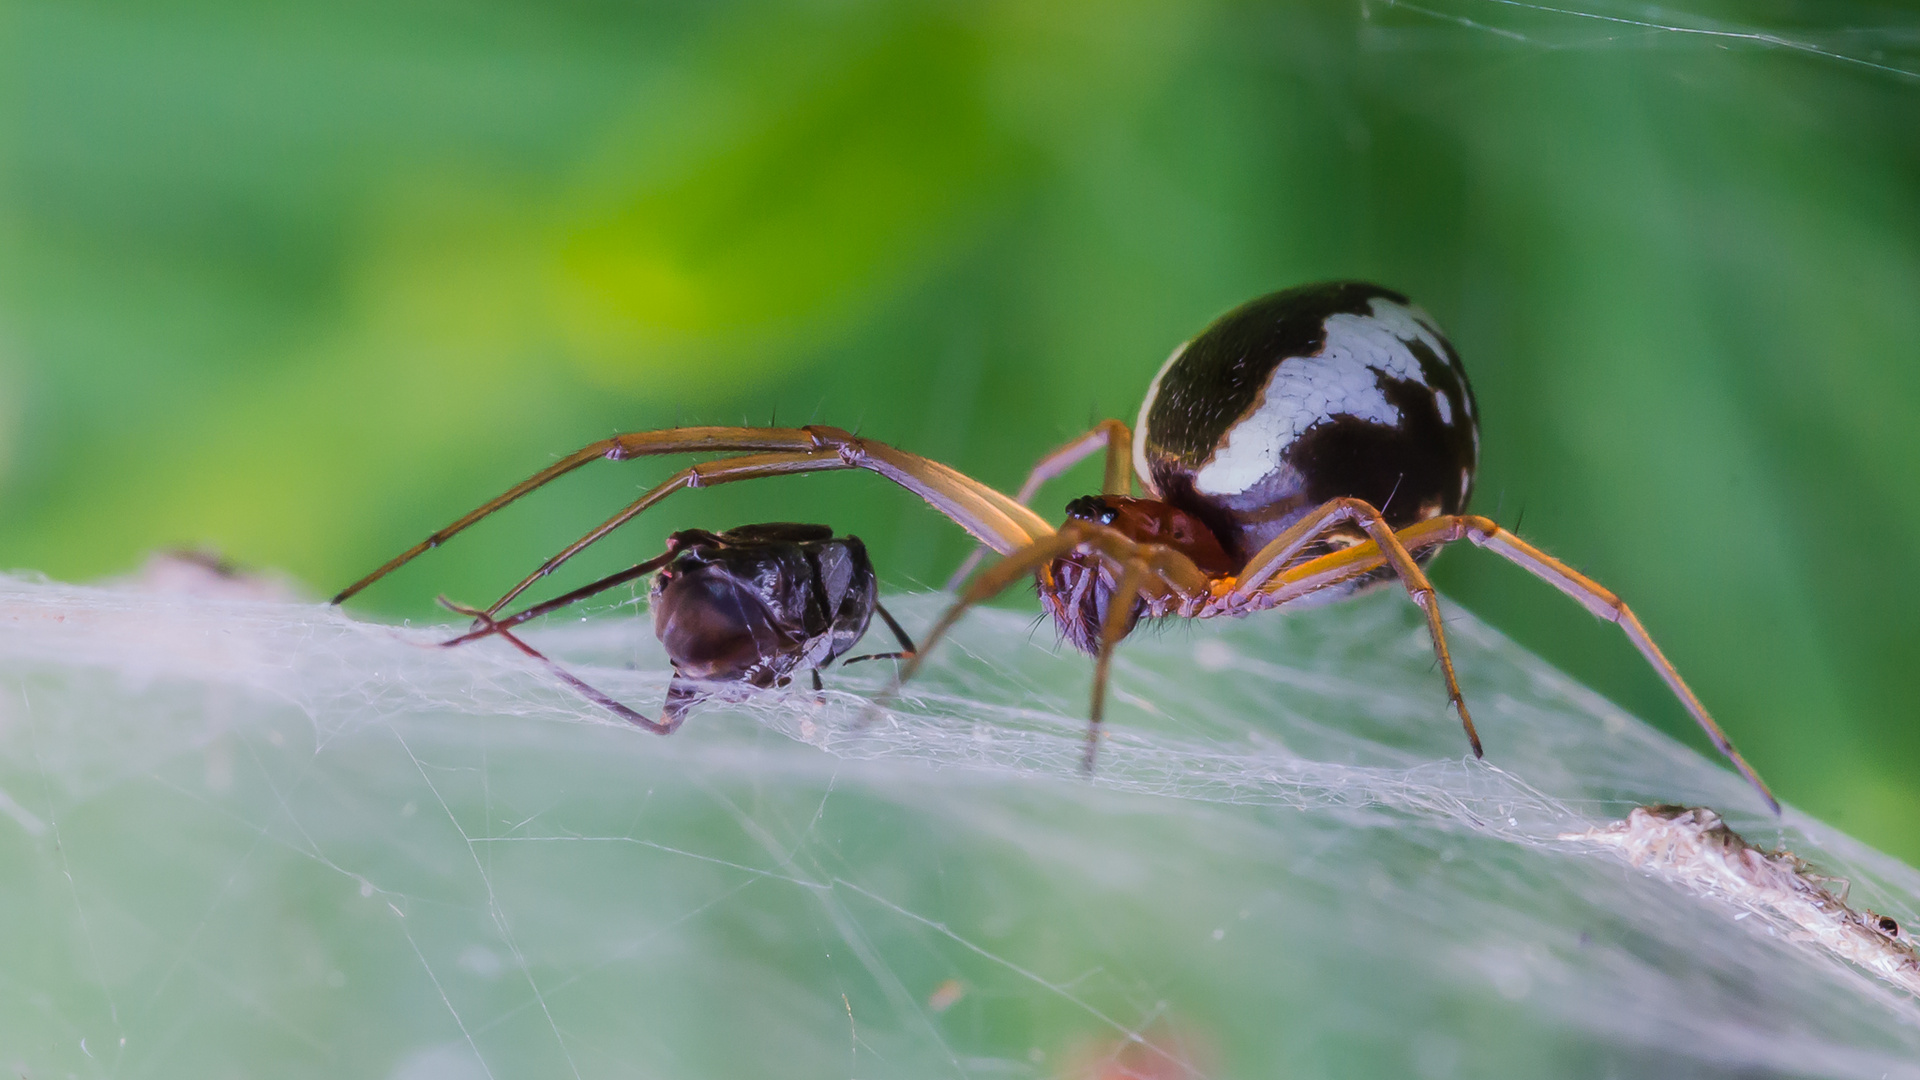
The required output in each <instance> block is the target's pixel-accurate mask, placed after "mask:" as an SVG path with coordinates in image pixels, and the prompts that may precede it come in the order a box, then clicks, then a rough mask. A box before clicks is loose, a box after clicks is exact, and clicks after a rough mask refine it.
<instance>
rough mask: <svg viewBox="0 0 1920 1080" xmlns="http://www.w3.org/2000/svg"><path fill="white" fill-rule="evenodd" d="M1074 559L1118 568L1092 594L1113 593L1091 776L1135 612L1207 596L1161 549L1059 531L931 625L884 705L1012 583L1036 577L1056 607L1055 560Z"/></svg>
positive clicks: (1094, 527) (1076, 527)
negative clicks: (1146, 603) (974, 611)
mask: <svg viewBox="0 0 1920 1080" xmlns="http://www.w3.org/2000/svg"><path fill="white" fill-rule="evenodd" d="M1076 554H1079V555H1084V556H1087V557H1091V558H1095V559H1104V560H1106V561H1107V562H1109V563H1110V564H1112V565H1113V566H1114V567H1117V568H1118V580H1117V582H1116V583H1115V584H1113V585H1112V586H1107V585H1106V584H1105V583H1104V580H1103V579H1101V580H1097V581H1096V583H1095V584H1094V585H1093V586H1092V587H1094V588H1102V589H1110V592H1109V595H1108V597H1107V603H1106V605H1105V615H1104V617H1103V618H1102V620H1101V625H1100V627H1099V636H1098V646H1097V649H1096V650H1095V656H1096V660H1095V666H1094V682H1093V691H1092V702H1091V705H1090V709H1089V720H1088V730H1087V740H1088V742H1087V746H1088V749H1087V755H1086V759H1085V760H1086V766H1087V768H1088V769H1091V768H1092V764H1093V758H1094V753H1095V748H1096V747H1097V746H1098V733H1099V730H1100V729H1099V727H1098V725H1099V724H1100V722H1101V719H1102V716H1103V713H1104V709H1105V704H1106V682H1107V674H1108V671H1109V669H1110V668H1111V666H1112V662H1113V649H1114V646H1115V645H1116V644H1118V643H1119V641H1120V639H1121V638H1123V637H1125V636H1126V635H1127V632H1128V631H1129V630H1130V629H1131V628H1132V626H1133V617H1132V616H1133V610H1134V605H1135V604H1136V603H1138V602H1139V601H1140V599H1141V598H1142V596H1143V595H1144V596H1146V597H1149V598H1157V597H1162V596H1168V595H1171V596H1174V597H1177V598H1178V599H1179V600H1180V601H1181V602H1182V603H1183V604H1186V605H1190V606H1191V605H1198V604H1200V603H1203V602H1204V601H1205V600H1206V598H1207V595H1208V589H1209V579H1208V577H1207V575H1206V574H1205V573H1204V572H1202V571H1201V570H1200V568H1199V567H1197V566H1195V565H1194V563H1193V561H1192V560H1191V559H1189V558H1187V557H1186V556H1185V555H1183V554H1181V553H1180V552H1178V551H1175V550H1174V549H1172V548H1169V547H1166V546H1164V545H1161V544H1142V543H1139V542H1137V541H1135V540H1133V539H1131V538H1129V537H1128V536H1127V535H1126V534H1124V533H1122V532H1120V531H1119V530H1118V529H1114V528H1111V527H1109V526H1106V525H1102V524H1099V523H1097V522H1093V521H1087V520H1083V519H1079V518H1075V519H1071V520H1069V521H1068V522H1067V523H1066V524H1065V525H1062V526H1061V527H1060V531H1058V532H1056V533H1054V534H1053V535H1051V536H1047V537H1043V538H1041V539H1039V540H1036V541H1034V542H1033V543H1032V544H1029V545H1028V546H1027V547H1025V548H1022V549H1021V550H1019V551H1016V552H1014V553H1013V554H1011V555H1008V556H1007V557H1006V558H1004V559H1002V560H1000V561H999V562H997V563H995V564H994V565H992V566H990V567H988V568H987V569H986V570H985V571H984V572H982V573H981V574H980V576H979V577H977V578H975V579H974V580H973V582H972V584H970V585H969V586H968V587H967V590H966V592H965V593H963V594H962V595H961V596H960V598H959V599H958V600H956V601H954V603H953V604H952V605H951V606H950V607H948V608H947V610H946V612H945V613H944V614H942V615H941V617H940V619H939V621H937V622H935V623H934V625H933V628H932V629H931V630H929V631H928V632H927V635H926V637H925V638H924V639H923V644H922V645H921V648H920V651H919V653H918V654H917V655H915V656H914V657H913V658H912V659H911V660H909V661H908V662H907V663H906V664H905V665H904V666H903V667H902V668H901V671H900V677H899V679H898V680H896V681H895V683H894V686H893V688H892V689H890V690H889V691H888V692H887V694H886V695H883V698H884V697H890V696H892V695H893V694H895V693H897V692H898V690H899V688H900V685H901V684H902V683H904V682H906V680H908V679H910V678H912V677H913V676H914V674H915V673H916V672H917V671H918V670H919V668H920V664H921V662H922V661H923V659H924V658H925V657H926V656H927V654H928V653H929V652H931V651H932V650H933V647H934V646H935V645H936V644H938V643H939V641H940V639H941V638H943V637H945V636H946V633H947V631H948V630H950V629H952V627H953V625H954V623H956V622H958V621H959V619H960V617H961V616H962V615H964V614H966V612H967V610H968V609H969V608H972V607H974V606H975V605H977V604H980V603H984V602H985V601H987V600H989V599H991V598H993V597H994V596H997V595H999V594H1000V593H1001V592H1003V591H1004V590H1005V589H1006V588H1007V587H1008V586H1010V585H1012V584H1013V583H1014V582H1016V581H1019V580H1021V579H1023V578H1025V577H1028V576H1030V575H1031V576H1036V577H1037V578H1038V579H1039V585H1040V590H1041V594H1042V596H1043V597H1052V598H1054V599H1055V600H1057V599H1058V597H1057V591H1058V590H1059V589H1060V588H1061V586H1060V584H1059V583H1058V581H1057V580H1055V578H1054V575H1053V574H1052V572H1051V569H1050V567H1051V565H1052V564H1053V563H1054V562H1055V561H1056V560H1059V559H1062V558H1066V557H1068V556H1072V555H1076ZM1090 572H1094V573H1097V571H1090ZM1048 606H1049V608H1050V609H1052V610H1054V611H1055V617H1056V619H1058V618H1062V617H1063V616H1062V615H1060V614H1059V612H1061V611H1064V610H1066V608H1065V607H1064V606H1062V605H1060V604H1058V603H1049V605H1048Z"/></svg>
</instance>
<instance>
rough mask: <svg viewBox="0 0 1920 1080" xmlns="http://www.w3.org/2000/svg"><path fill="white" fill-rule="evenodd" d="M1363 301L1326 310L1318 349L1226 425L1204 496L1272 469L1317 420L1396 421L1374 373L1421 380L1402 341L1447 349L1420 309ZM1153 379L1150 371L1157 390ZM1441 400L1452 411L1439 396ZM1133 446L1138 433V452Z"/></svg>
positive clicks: (1202, 487)
mask: <svg viewBox="0 0 1920 1080" xmlns="http://www.w3.org/2000/svg"><path fill="white" fill-rule="evenodd" d="M1367 306H1368V308H1369V309H1371V311H1372V314H1371V315H1349V314H1344V313H1343V314H1339V315H1330V316H1328V317H1327V320H1326V323H1325V324H1324V325H1325V327H1326V333H1327V336H1326V344H1325V345H1324V346H1322V347H1321V349H1320V351H1319V352H1318V353H1316V354H1314V355H1312V356H1290V357H1288V358H1286V359H1284V360H1282V361H1280V363H1279V364H1277V365H1275V367H1274V369H1273V374H1272V375H1270V376H1268V377H1267V385H1266V387H1265V388H1264V390H1263V391H1262V394H1261V398H1260V404H1259V406H1258V407H1257V408H1255V409H1254V411H1253V412H1252V413H1249V414H1248V415H1247V416H1245V417H1243V418H1242V419H1241V420H1240V421H1239V422H1237V423H1236V424H1234V426H1233V427H1232V428H1231V429H1229V430H1228V432H1227V439H1226V443H1225V444H1224V445H1222V446H1221V447H1220V448H1219V449H1217V450H1215V451H1214V452H1213V456H1212V457H1211V458H1209V459H1208V461H1207V463H1206V465H1205V466H1203V467H1202V468H1201V469H1200V471H1198V472H1196V473H1195V474H1194V477H1193V486H1194V490H1196V491H1199V492H1200V493H1202V494H1205V495H1238V494H1240V493H1241V492H1243V491H1246V490H1247V489H1249V488H1251V487H1253V486H1254V485H1255V484H1258V483H1259V482H1260V481H1261V480H1264V479H1265V478H1267V477H1268V476H1270V475H1272V473H1273V471H1274V470H1275V469H1276V468H1278V467H1279V465H1280V455H1282V454H1284V453H1286V451H1287V447H1288V446H1290V445H1292V444H1293V440H1295V439H1297V438H1299V437H1300V436H1301V435H1302V434H1303V433H1305V432H1306V430H1307V429H1308V428H1311V427H1312V426H1314V425H1315V424H1318V423H1320V422H1321V421H1322V420H1330V419H1332V418H1334V417H1336V416H1351V417H1353V418H1355V419H1357V420H1365V421H1368V422H1369V423H1375V424H1385V425H1387V426H1389V427H1391V426H1393V425H1395V424H1398V423H1399V422H1400V410H1399V409H1397V408H1395V407H1394V406H1393V403H1392V402H1389V401H1388V400H1387V395H1386V394H1385V393H1383V392H1382V391H1381V389H1380V383H1379V378H1378V376H1379V375H1382V374H1384V375H1386V376H1388V377H1389V378H1393V379H1399V380H1402V381H1411V382H1417V383H1419V384H1420V385H1422V386H1425V385H1426V383H1427V379H1426V374H1425V373H1424V372H1423V371H1421V369H1420V361H1419V359H1418V358H1417V357H1415V356H1414V355H1413V351H1412V350H1411V349H1409V348H1407V345H1408V343H1410V342H1414V341H1419V342H1422V343H1424V344H1425V345H1426V346H1427V348H1429V349H1431V350H1432V351H1433V354H1434V355H1435V356H1445V355H1447V353H1446V348H1445V346H1444V345H1442V344H1441V341H1440V335H1439V333H1438V332H1437V331H1435V330H1434V328H1433V325H1432V324H1431V323H1430V322H1429V321H1428V320H1427V318H1426V315H1425V313H1424V312H1421V311H1419V310H1418V309H1416V308H1411V307H1408V306H1407V305H1405V304H1396V303H1394V302H1393V301H1391V300H1387V299H1384V298H1381V297H1375V298H1373V299H1372V300H1369V301H1368V302H1367ZM1175 355H1178V354H1177V353H1176V354H1175ZM1161 374H1165V369H1162V371H1161ZM1159 385H1160V381H1159V379H1158V378H1155V379H1154V387H1155V389H1156V390H1157V389H1158V388H1159ZM1148 400H1152V399H1151V397H1149V399H1148ZM1441 407H1442V408H1444V409H1448V411H1449V413H1450V412H1451V408H1450V406H1448V405H1447V403H1446V399H1445V398H1444V397H1443V398H1441ZM1145 415H1146V414H1145V412H1144V411H1143V412H1142V413H1141V416H1142V419H1143V420H1144V418H1145ZM1139 446H1140V442H1139V440H1138V439H1136V440H1135V441H1134V447H1135V454H1136V455H1138V454H1139V449H1138V448H1139Z"/></svg>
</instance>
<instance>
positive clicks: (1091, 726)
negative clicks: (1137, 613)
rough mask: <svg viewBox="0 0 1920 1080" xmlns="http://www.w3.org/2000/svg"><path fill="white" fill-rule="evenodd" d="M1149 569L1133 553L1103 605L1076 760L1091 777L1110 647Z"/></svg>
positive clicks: (1148, 564) (1104, 701) (1145, 560)
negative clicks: (1081, 750) (1082, 748)
mask: <svg viewBox="0 0 1920 1080" xmlns="http://www.w3.org/2000/svg"><path fill="white" fill-rule="evenodd" d="M1151 568H1152V563H1151V560H1150V557H1149V556H1147V555H1145V554H1135V555H1134V556H1133V557H1132V558H1129V559H1128V560H1127V561H1126V563H1125V564H1123V566H1122V568H1121V570H1120V582H1119V584H1118V585H1116V586H1114V590H1113V596H1112V598H1111V599H1110V600H1109V601H1108V602H1107V615H1106V618H1104V619H1102V620H1101V622H1100V653H1099V655H1098V656H1097V657H1096V658H1095V659H1094V662H1093V707H1092V709H1091V710H1090V711H1089V712H1088V714H1087V749H1086V752H1085V754H1084V755H1082V757H1081V759H1080V768H1081V770H1082V771H1083V772H1086V773H1088V774H1092V772H1093V759H1094V756H1095V755H1096V754H1098V753H1099V751H1100V730H1101V729H1100V721H1101V720H1102V719H1103V718H1104V714H1105V712H1106V707H1107V672H1108V671H1109V670H1110V669H1111V668H1112V666H1113V647H1114V646H1115V645H1118V644H1119V643H1120V639H1121V638H1122V637H1124V636H1126V633H1127V620H1128V616H1130V615H1131V614H1132V613H1133V604H1134V601H1135V600H1138V599H1139V598H1140V590H1141V588H1142V587H1143V586H1145V585H1146V583H1147V573H1148V571H1149V570H1150V569H1151Z"/></svg>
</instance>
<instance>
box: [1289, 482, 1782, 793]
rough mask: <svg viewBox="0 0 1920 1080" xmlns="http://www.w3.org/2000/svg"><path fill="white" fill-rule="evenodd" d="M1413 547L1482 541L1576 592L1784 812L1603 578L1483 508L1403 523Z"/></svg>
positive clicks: (1341, 571) (1358, 552) (1317, 567)
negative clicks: (1584, 571)
mask: <svg viewBox="0 0 1920 1080" xmlns="http://www.w3.org/2000/svg"><path fill="white" fill-rule="evenodd" d="M1397 538H1398V539H1399V540H1400V541H1401V543H1402V545H1403V546H1405V547H1406V548H1407V549H1408V550H1409V551H1418V550H1420V549H1422V548H1426V547H1431V546H1433V545H1435V544H1445V543H1449V542H1451V541H1454V540H1460V539H1466V540H1471V541H1472V542H1473V543H1474V544H1475V545H1476V546H1478V547H1482V548H1486V549H1488V550H1491V551H1492V552H1494V553H1495V554H1497V555H1500V556H1501V557H1503V558H1505V559H1507V560H1508V561H1510V562H1512V563H1514V564H1515V565H1517V566H1519V567H1521V568H1522V569H1524V570H1526V571H1528V572H1529V573H1532V574H1533V575H1534V576H1535V577H1538V578H1540V579H1541V580H1543V581H1545V582H1547V583H1548V584H1550V585H1552V586H1553V587H1554V588H1556V589H1559V590H1560V591H1561V592H1563V593H1565V594H1567V595H1568V596H1570V597H1572V598H1573V599H1574V600H1575V601H1577V602H1578V603H1579V604H1580V606H1581V607H1584V608H1586V609H1587V610H1588V611H1589V612H1591V613H1592V614H1593V615H1594V616H1595V617H1596V618H1599V619H1602V620H1605V621H1607V622H1611V623H1617V624H1619V626H1620V629H1621V630H1622V632H1624V633H1625V634H1626V635H1627V640H1629V641H1631V642H1632V643H1633V646H1634V648H1635V649H1638V650H1639V651H1640V655H1641V656H1643V657H1645V658H1646V661H1647V663H1648V664H1649V665H1650V666H1651V667H1652V668H1653V669H1654V671H1655V672H1656V673H1657V674H1658V675H1659V676H1660V678H1661V680H1662V681H1663V682H1665V683H1666V684H1667V688H1668V689H1669V690H1671V691H1672V692H1673V695H1674V696H1675V697H1676V698H1679V699H1680V704H1681V705H1682V706H1683V707H1684V708H1685V709H1686V710H1687V713H1688V715H1690V716H1692V717H1693V719H1694V722H1695V723H1697V724H1699V725H1700V728H1701V730H1703V731H1705V732H1706V733H1707V738H1708V740H1709V741H1711V742H1712V743H1713V745H1714V748H1715V749H1717V750H1719V751H1720V753H1721V755H1722V756H1724V757H1725V758H1726V759H1727V761H1728V762H1729V763H1731V764H1732V765H1733V767H1734V769H1735V770H1736V771H1738V772H1739V773H1740V775H1741V776H1742V777H1744V778H1745V779H1746V781H1747V783H1749V784H1751V785H1752V786H1753V789H1754V790H1755V791H1757V792H1759V793H1760V797H1761V798H1762V799H1764V800H1766V803H1767V805H1768V806H1769V807H1771V808H1772V809H1773V812H1774V813H1776V814H1777V813H1779V812H1780V802H1779V800H1777V799H1775V798H1774V797H1773V792H1772V791H1770V790H1768V788H1767V784H1766V781H1764V780H1762V779H1760V774H1759V773H1757V772H1756V771H1754V768H1753V766H1752V765H1750V764H1748V763H1747V759H1746V758H1745V757H1744V756H1742V755H1741V753H1740V751H1739V749H1738V748H1736V747H1735V746H1734V745H1733V740H1732V739H1730V738H1728V737H1727V733H1726V732H1725V731H1723V730H1721V728H1720V725H1719V724H1718V723H1717V722H1715V721H1714V719H1713V716H1712V714H1710V713H1708V712H1707V709H1706V706H1705V705H1703V704H1701V703H1700V699H1699V698H1698V697H1697V696H1695V694H1694V692H1693V690H1692V688H1691V687H1689V686H1688V685H1687V683H1686V680H1684V679H1682V678H1681V677H1680V672H1679V671H1677V670H1676V669H1675V668H1674V666H1673V663H1672V662H1671V661H1669V660H1668V659H1667V657H1666V654H1664V653H1662V652H1661V651H1660V647H1659V646H1658V645H1656V644H1654V641H1653V637H1652V635H1650V634H1648V633H1647V630H1646V627H1645V626H1643V625H1641V623H1640V620H1639V618H1638V617H1637V616H1635V615H1634V614H1633V611H1632V609H1630V608H1628V607H1627V605H1626V603H1625V602H1624V601H1622V600H1621V599H1620V598H1619V597H1618V596H1615V595H1614V594H1613V593H1612V592H1610V591H1608V590H1607V589H1606V588H1604V587H1602V586H1601V585H1600V584H1599V583H1598V582H1595V581H1594V580H1593V579H1591V578H1589V577H1587V576H1586V575H1584V574H1582V573H1580V572H1579V571H1577V570H1575V569H1573V568H1572V567H1570V566H1568V565H1567V564H1565V563H1563V562H1561V561H1560V560H1558V559H1556V558H1554V557H1553V556H1551V555H1548V554H1547V553H1545V552H1543V551H1541V550H1540V549H1539V548H1536V547H1534V546H1533V545H1532V544H1529V543H1527V542H1526V541H1524V540H1522V539H1520V538H1519V537H1517V536H1515V535H1513V534H1512V533H1510V532H1508V531H1507V530H1505V529H1503V528H1501V527H1500V526H1499V525H1498V524H1496V523H1495V522H1494V521H1492V520H1491V519H1489V518H1484V517H1479V516H1477V515H1454V516H1447V517H1437V518H1429V519H1428V520H1426V521H1422V522H1419V523H1417V524H1414V525H1410V526H1408V527H1407V528H1405V529H1402V530H1400V532H1399V534H1398V537H1397ZM1387 561H1388V560H1387V557H1386V556H1385V555H1384V554H1382V553H1381V551H1380V549H1379V547H1378V546H1377V545H1376V544H1375V543H1374V542H1373V541H1367V542H1365V543H1361V544H1356V545H1354V546H1353V547H1350V548H1345V549H1342V550H1340V551H1335V552H1332V553H1330V554H1327V555H1323V556H1321V557H1320V558H1317V559H1312V560H1309V561H1307V562H1304V563H1301V564H1299V565H1298V566H1292V567H1289V568H1287V569H1286V570H1283V571H1281V572H1280V573H1278V574H1276V575H1274V576H1273V577H1272V578H1270V579H1269V580H1268V582H1267V583H1266V585H1265V586H1263V589H1262V591H1263V593H1264V594H1265V596H1266V598H1267V600H1268V603H1269V604H1270V605H1271V606H1276V607H1277V606H1280V605H1282V604H1286V603H1289V602H1291V601H1293V600H1296V599H1298V598H1299V597H1301V596H1304V595H1305V594H1307V593H1309V592H1312V591H1314V590H1316V589H1323V588H1326V587H1327V586H1329V585H1337V584H1339V583H1340V582H1342V581H1347V580H1350V579H1352V578H1355V577H1359V576H1361V575H1363V574H1366V573H1370V572H1371V571H1373V570H1376V569H1378V568H1380V567H1381V566H1384V565H1387Z"/></svg>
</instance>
